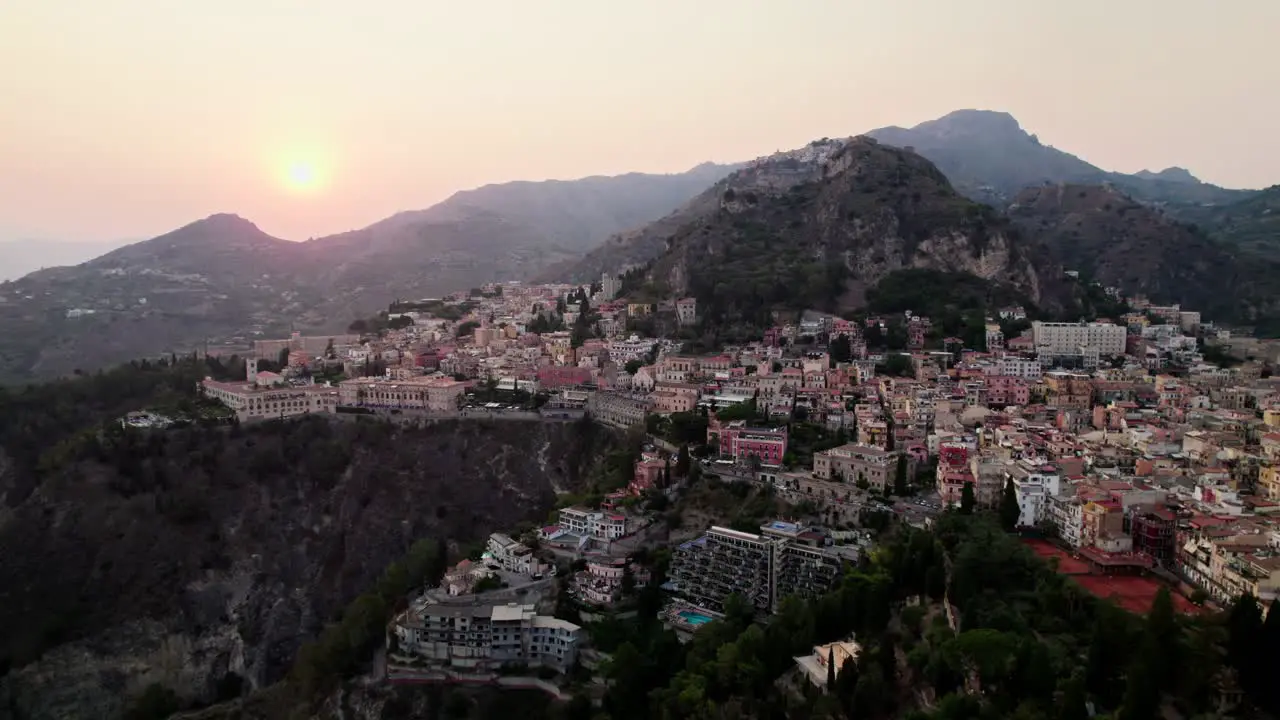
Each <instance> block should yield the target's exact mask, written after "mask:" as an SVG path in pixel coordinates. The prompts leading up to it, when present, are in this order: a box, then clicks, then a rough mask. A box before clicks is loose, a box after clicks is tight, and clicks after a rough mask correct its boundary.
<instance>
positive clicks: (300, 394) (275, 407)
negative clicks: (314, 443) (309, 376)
mask: <svg viewBox="0 0 1280 720" xmlns="http://www.w3.org/2000/svg"><path fill="white" fill-rule="evenodd" d="M200 389H201V391H202V392H203V393H204V396H205V397H207V398H210V399H213V400H217V401H218V402H221V403H222V404H223V405H226V406H227V407H228V408H230V409H231V410H232V411H233V412H235V414H236V419H238V420H239V421H240V422H251V421H254V420H272V419H279V418H287V417H294V416H296V415H308V414H310V413H331V412H334V410H335V409H336V408H337V406H338V390H337V389H336V388H333V387H328V386H323V385H300V386H294V385H271V386H264V385H257V384H251V383H249V382H236V383H231V382H218V381H216V380H213V379H211V378H205V379H204V381H203V382H201V383H200Z"/></svg>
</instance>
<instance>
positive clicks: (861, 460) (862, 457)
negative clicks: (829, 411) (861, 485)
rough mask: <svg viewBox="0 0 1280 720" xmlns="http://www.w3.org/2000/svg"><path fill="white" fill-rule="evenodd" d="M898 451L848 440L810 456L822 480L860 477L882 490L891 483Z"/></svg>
mask: <svg viewBox="0 0 1280 720" xmlns="http://www.w3.org/2000/svg"><path fill="white" fill-rule="evenodd" d="M897 467H898V455H897V453H892V452H889V451H887V450H881V449H880V448H878V447H872V446H869V445H857V444H853V443H850V444H848V445H841V446H840V447H838V448H832V449H830V450H824V451H822V452H820V453H817V454H816V455H814V456H813V474H814V475H817V476H818V477H820V478H822V479H824V480H831V479H833V478H840V479H842V480H844V482H847V483H856V482H857V481H858V480H859V479H860V478H861V479H863V480H866V481H867V483H868V484H870V485H871V487H872V488H874V489H876V490H879V491H884V489H885V488H886V487H888V486H889V485H890V484H892V483H893V474H894V471H895V470H897Z"/></svg>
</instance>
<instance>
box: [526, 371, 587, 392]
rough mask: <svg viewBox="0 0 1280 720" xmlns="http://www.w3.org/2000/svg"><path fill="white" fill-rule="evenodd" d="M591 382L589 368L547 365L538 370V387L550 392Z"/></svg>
mask: <svg viewBox="0 0 1280 720" xmlns="http://www.w3.org/2000/svg"><path fill="white" fill-rule="evenodd" d="M589 382H591V368H585V367H579V366H577V365H547V366H544V367H540V368H538V386H539V387H541V388H543V389H546V390H552V389H555V388H561V387H566V386H573V385H585V384H587V383H589Z"/></svg>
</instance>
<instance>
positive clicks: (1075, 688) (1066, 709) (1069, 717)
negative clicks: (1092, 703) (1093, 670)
mask: <svg viewBox="0 0 1280 720" xmlns="http://www.w3.org/2000/svg"><path fill="white" fill-rule="evenodd" d="M1060 685H1061V691H1062V693H1061V699H1060V700H1059V701H1058V711H1057V713H1056V714H1055V715H1054V717H1055V719H1056V720H1089V708H1088V707H1086V705H1085V703H1086V702H1088V695H1087V693H1086V691H1085V683H1084V677H1083V676H1082V675H1079V674H1076V675H1072V676H1071V677H1070V678H1066V679H1065V680H1064V681H1063V682H1062V683H1061V684H1060Z"/></svg>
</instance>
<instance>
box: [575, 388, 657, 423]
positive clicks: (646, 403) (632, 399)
mask: <svg viewBox="0 0 1280 720" xmlns="http://www.w3.org/2000/svg"><path fill="white" fill-rule="evenodd" d="M651 407H652V401H650V400H649V399H648V398H646V397H636V396H632V395H620V394H618V393H610V392H597V393H595V394H594V395H592V396H591V399H590V400H588V401H587V413H588V414H590V415H591V417H593V418H595V419H596V420H598V421H599V422H602V423H604V424H606V425H612V426H613V427H619V428H628V427H631V426H633V425H642V424H644V418H645V416H646V415H648V414H649V410H650V408H651Z"/></svg>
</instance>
